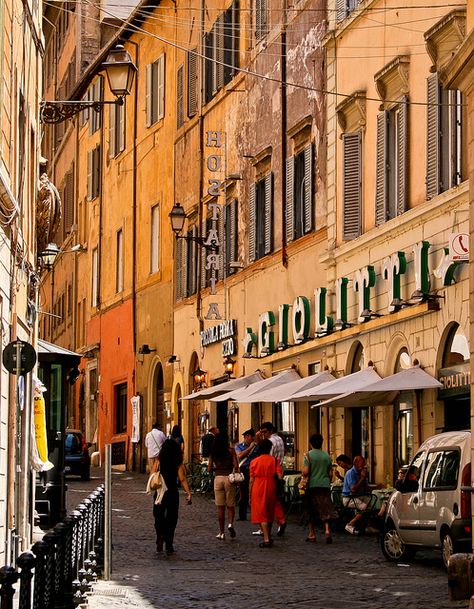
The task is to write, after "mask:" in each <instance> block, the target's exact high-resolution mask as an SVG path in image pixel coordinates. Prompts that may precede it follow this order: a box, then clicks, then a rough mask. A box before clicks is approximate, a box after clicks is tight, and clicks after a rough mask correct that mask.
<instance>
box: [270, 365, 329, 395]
mask: <svg viewBox="0 0 474 609" xmlns="http://www.w3.org/2000/svg"><path fill="white" fill-rule="evenodd" d="M335 380H336V377H335V376H333V375H332V374H331V373H330V372H328V371H327V370H324V371H323V372H318V373H317V374H312V375H311V376H305V377H304V378H301V379H297V380H296V381H291V382H289V383H286V384H285V385H280V386H278V387H271V388H269V389H262V391H259V392H258V397H259V400H258V401H259V402H288V401H291V400H290V397H291V396H292V395H293V394H295V393H297V392H298V391H302V390H303V389H310V388H311V387H316V386H318V385H321V384H322V383H327V382H329V381H335Z"/></svg>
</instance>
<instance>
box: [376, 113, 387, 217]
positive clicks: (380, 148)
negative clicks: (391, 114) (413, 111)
mask: <svg viewBox="0 0 474 609" xmlns="http://www.w3.org/2000/svg"><path fill="white" fill-rule="evenodd" d="M387 121H388V112H386V111H384V112H379V114H377V164H376V182H375V224H376V225H377V226H379V225H380V224H383V223H384V222H385V220H386V219H387V212H386V201H387Z"/></svg>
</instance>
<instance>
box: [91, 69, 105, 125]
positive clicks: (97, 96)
mask: <svg viewBox="0 0 474 609" xmlns="http://www.w3.org/2000/svg"><path fill="white" fill-rule="evenodd" d="M89 92H90V97H89V101H102V100H103V96H104V94H103V79H102V76H98V77H97V80H96V81H95V82H94V84H93V85H92V86H91V87H90V88H89ZM89 119H90V120H89V133H90V135H92V134H93V133H95V132H96V131H98V130H99V129H100V127H101V126H102V113H101V112H96V111H95V110H92V109H89Z"/></svg>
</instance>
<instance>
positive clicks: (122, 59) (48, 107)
mask: <svg viewBox="0 0 474 609" xmlns="http://www.w3.org/2000/svg"><path fill="white" fill-rule="evenodd" d="M100 69H103V70H105V72H106V74H107V79H108V81H109V87H110V90H111V92H112V93H113V95H115V97H116V99H115V100H114V101H95V100H91V101H44V102H43V103H42V104H41V114H40V116H41V121H42V122H43V123H48V124H54V123H61V122H62V121H65V120H67V119H68V118H72V117H73V116H74V115H76V114H78V113H79V112H82V111H83V110H87V109H89V108H91V109H92V110H95V112H102V109H103V107H104V106H105V105H106V104H118V105H122V104H123V100H124V97H125V96H126V95H130V92H131V90H132V85H133V79H134V77H135V73H136V72H137V67H136V65H135V64H134V63H133V61H132V58H131V57H130V55H129V53H128V51H126V50H125V48H124V47H123V45H121V44H118V45H117V46H116V47H115V48H113V49H112V50H111V51H110V52H109V54H108V56H107V59H106V60H105V61H104V62H103V63H102V65H101V66H100Z"/></svg>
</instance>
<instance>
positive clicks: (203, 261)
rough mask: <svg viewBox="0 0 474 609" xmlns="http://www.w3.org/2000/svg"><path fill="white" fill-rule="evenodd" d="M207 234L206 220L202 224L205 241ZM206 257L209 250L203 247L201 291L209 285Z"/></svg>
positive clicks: (202, 235)
mask: <svg viewBox="0 0 474 609" xmlns="http://www.w3.org/2000/svg"><path fill="white" fill-rule="evenodd" d="M206 234H207V221H206V220H204V221H203V222H202V224H201V238H202V239H205V238H206ZM206 257H207V250H206V248H205V247H204V246H203V245H201V290H203V289H204V288H205V287H206V284H207V271H206Z"/></svg>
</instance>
